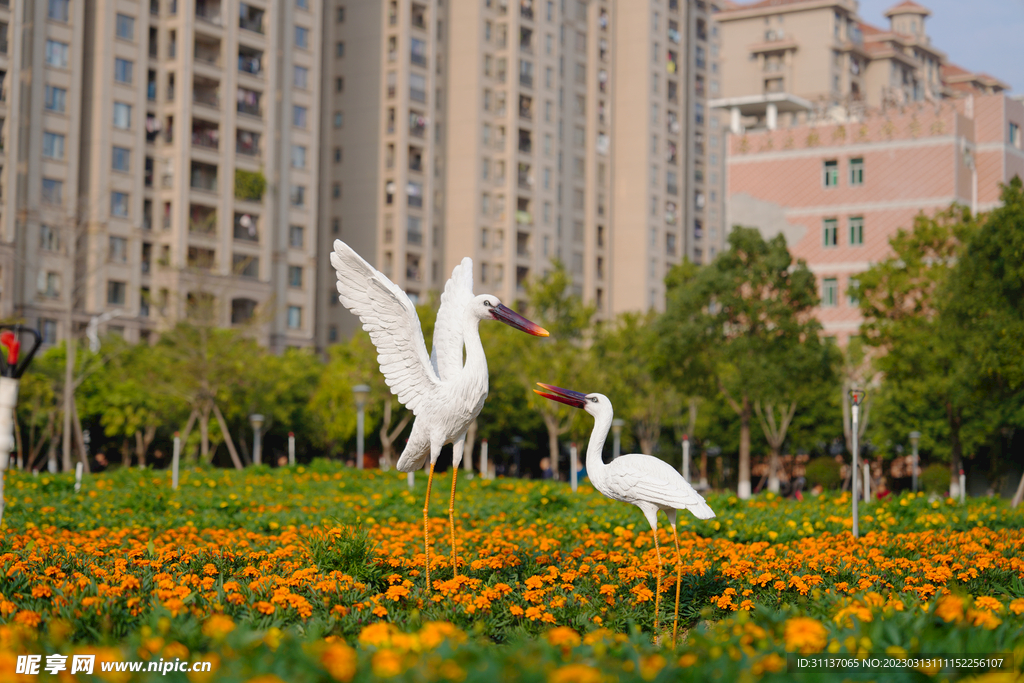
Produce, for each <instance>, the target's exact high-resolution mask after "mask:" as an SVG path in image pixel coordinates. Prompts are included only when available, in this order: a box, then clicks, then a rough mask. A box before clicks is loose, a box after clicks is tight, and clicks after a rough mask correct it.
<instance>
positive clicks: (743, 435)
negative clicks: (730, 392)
mask: <svg viewBox="0 0 1024 683" xmlns="http://www.w3.org/2000/svg"><path fill="white" fill-rule="evenodd" d="M740 407H741V408H742V410H741V411H740V463H739V471H738V473H737V474H738V477H739V481H738V483H737V485H736V495H737V496H739V498H740V499H741V500H746V499H747V498H750V399H749V398H748V397H747V395H746V394H744V395H743V398H742V403H741V406H740Z"/></svg>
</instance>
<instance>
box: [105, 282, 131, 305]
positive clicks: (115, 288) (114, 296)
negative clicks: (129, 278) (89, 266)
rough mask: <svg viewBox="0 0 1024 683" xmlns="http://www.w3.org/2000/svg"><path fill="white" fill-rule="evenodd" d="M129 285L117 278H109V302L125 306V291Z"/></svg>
mask: <svg viewBox="0 0 1024 683" xmlns="http://www.w3.org/2000/svg"><path fill="white" fill-rule="evenodd" d="M127 291H128V285H127V284H126V283H124V282H118V281H117V280H107V303H108V304H111V305H114V306H124V302H125V293H126V292H127Z"/></svg>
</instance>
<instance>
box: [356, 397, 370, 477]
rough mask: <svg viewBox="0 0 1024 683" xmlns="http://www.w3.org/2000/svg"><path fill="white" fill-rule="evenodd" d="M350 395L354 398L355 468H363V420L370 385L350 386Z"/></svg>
mask: <svg viewBox="0 0 1024 683" xmlns="http://www.w3.org/2000/svg"><path fill="white" fill-rule="evenodd" d="M352 395H353V396H355V399H356V469H360V470H361V469H363V420H364V417H365V414H364V412H363V409H364V408H365V407H366V399H367V398H369V396H370V387H369V386H367V385H365V384H357V385H356V386H354V387H352Z"/></svg>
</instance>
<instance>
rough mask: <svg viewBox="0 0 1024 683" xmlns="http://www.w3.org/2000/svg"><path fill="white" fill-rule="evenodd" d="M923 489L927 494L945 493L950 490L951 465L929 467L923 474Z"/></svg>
mask: <svg viewBox="0 0 1024 683" xmlns="http://www.w3.org/2000/svg"><path fill="white" fill-rule="evenodd" d="M921 489H922V490H923V491H924V492H925V493H945V492H946V491H948V490H949V465H940V464H935V465H928V467H925V468H924V470H923V471H922V472H921Z"/></svg>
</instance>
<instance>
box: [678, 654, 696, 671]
mask: <svg viewBox="0 0 1024 683" xmlns="http://www.w3.org/2000/svg"><path fill="white" fill-rule="evenodd" d="M696 663H697V655H695V654H693V653H692V652H687V653H686V654H685V655H683V656H682V657H680V658H679V666H681V667H683V668H684V669H685V668H686V667H688V666H693V665H694V664H696Z"/></svg>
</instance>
